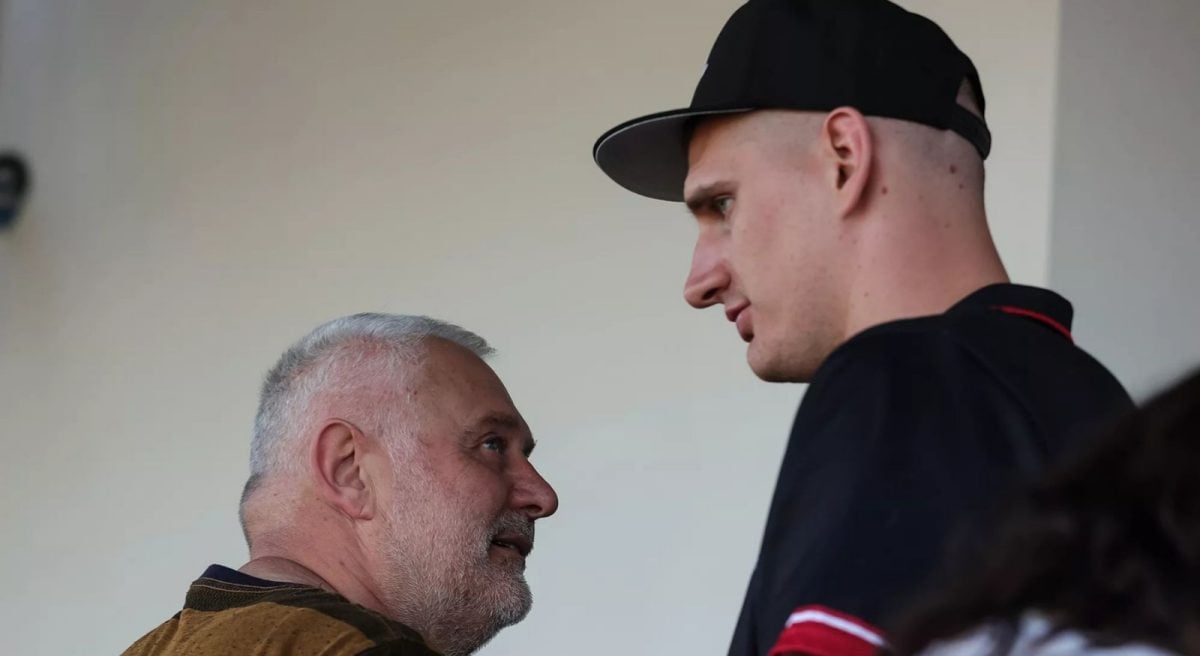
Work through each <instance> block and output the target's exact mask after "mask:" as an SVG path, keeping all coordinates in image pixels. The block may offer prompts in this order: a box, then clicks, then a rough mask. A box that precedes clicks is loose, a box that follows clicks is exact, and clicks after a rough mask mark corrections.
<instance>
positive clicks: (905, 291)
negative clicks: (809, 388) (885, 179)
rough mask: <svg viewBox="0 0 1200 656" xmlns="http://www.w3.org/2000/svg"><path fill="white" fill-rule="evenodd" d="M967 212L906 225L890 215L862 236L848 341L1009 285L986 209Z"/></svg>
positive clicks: (850, 304) (849, 307) (853, 276)
mask: <svg viewBox="0 0 1200 656" xmlns="http://www.w3.org/2000/svg"><path fill="white" fill-rule="evenodd" d="M967 214H968V215H965V216H964V215H958V216H953V215H949V214H948V213H941V214H936V215H932V216H951V217H952V218H948V219H945V220H936V219H931V218H928V216H923V217H920V218H918V219H915V220H908V221H905V220H901V219H900V218H899V217H898V216H897V215H892V216H889V217H887V219H886V221H882V222H879V224H878V225H877V226H874V227H875V228H877V229H875V230H874V231H873V232H872V233H871V234H864V235H862V240H861V243H860V249H859V252H858V253H857V257H856V262H857V263H860V264H861V266H858V267H857V268H856V270H855V271H854V272H852V274H851V275H850V285H849V296H848V299H849V301H848V304H847V313H846V322H845V333H844V338H845V339H849V338H850V337H853V336H854V335H856V334H858V333H860V332H862V331H863V330H866V329H868V328H870V327H872V326H876V325H879V324H882V323H887V322H889V321H896V320H899V319H907V318H912V317H921V316H929V315H935V314H941V313H943V312H945V311H946V310H947V309H949V308H950V307H951V306H953V305H954V304H955V303H957V302H958V301H960V300H962V299H963V298H965V297H966V296H968V295H970V294H971V293H972V292H974V291H976V290H978V289H980V288H982V287H986V286H987V285H991V284H995V283H1005V282H1008V281H1009V278H1008V273H1007V272H1006V271H1005V269H1004V265H1003V263H1002V262H1001V261H1000V256H999V254H998V253H997V252H996V247H995V244H994V243H993V241H992V238H991V235H990V233H989V232H988V230H987V224H986V219H985V218H984V217H983V214H982V208H979V210H978V215H977V216H970V215H969V214H971V213H970V212H968V213H967Z"/></svg>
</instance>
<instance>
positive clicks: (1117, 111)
mask: <svg viewBox="0 0 1200 656" xmlns="http://www.w3.org/2000/svg"><path fill="white" fill-rule="evenodd" d="M1063 15H1064V17H1065V19H1067V20H1065V21H1064V24H1063V32H1062V44H1061V55H1060V59H1059V70H1060V77H1061V79H1062V83H1061V85H1060V86H1059V101H1058V130H1057V151H1056V160H1057V161H1056V165H1055V170H1056V171H1057V177H1056V185H1055V195H1054V225H1053V231H1052V235H1053V240H1052V250H1051V258H1050V262H1051V269H1050V271H1051V280H1052V282H1053V283H1054V285H1055V286H1056V287H1058V288H1059V289H1061V290H1062V291H1063V292H1064V293H1066V294H1069V295H1070V297H1071V298H1072V299H1073V300H1074V301H1075V302H1076V305H1077V309H1078V321H1077V329H1076V334H1077V335H1078V336H1079V338H1080V339H1081V340H1083V341H1084V342H1086V343H1087V344H1089V345H1090V346H1091V348H1092V349H1093V352H1094V353H1095V354H1096V355H1097V356H1099V357H1101V358H1102V359H1103V360H1104V361H1105V362H1106V363H1108V364H1109V366H1110V367H1112V369H1113V372H1114V373H1116V374H1117V376H1118V377H1120V378H1121V379H1122V380H1124V381H1125V383H1126V384H1127V385H1128V386H1129V388H1130V391H1131V392H1133V393H1134V395H1135V396H1139V397H1142V396H1146V395H1149V394H1151V393H1153V392H1155V391H1157V390H1158V389H1159V388H1160V387H1162V386H1164V385H1166V384H1168V383H1169V382H1171V381H1173V380H1174V379H1175V378H1177V377H1178V376H1180V375H1182V374H1183V372H1184V371H1186V370H1190V369H1192V368H1194V367H1197V366H1200V303H1198V302H1197V299H1198V298H1200V292H1198V291H1197V286H1198V283H1200V214H1198V210H1197V208H1200V185H1198V184H1197V182H1198V181H1200V177H1198V176H1197V171H1200V84H1197V82H1196V81H1197V70H1200V2H1196V1H1195V0H1149V1H1148V2H1145V3H1131V2H1125V1H1124V0H1067V1H1066V2H1065V3H1064V4H1063Z"/></svg>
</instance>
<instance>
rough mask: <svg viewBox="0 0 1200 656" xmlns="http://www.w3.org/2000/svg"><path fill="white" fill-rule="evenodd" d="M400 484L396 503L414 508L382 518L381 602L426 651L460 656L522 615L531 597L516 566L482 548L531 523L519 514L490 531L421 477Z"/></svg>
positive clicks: (419, 474)
mask: <svg viewBox="0 0 1200 656" xmlns="http://www.w3.org/2000/svg"><path fill="white" fill-rule="evenodd" d="M413 469H418V468H413ZM401 480H402V481H404V483H403V484H404V487H405V488H406V489H405V490H403V494H402V495H398V496H399V498H403V499H412V500H413V501H414V502H413V503H410V504H405V505H404V506H403V507H393V508H389V509H388V510H387V511H386V517H385V518H386V521H387V531H388V533H389V534H390V535H389V536H388V540H387V542H386V544H385V545H384V548H385V549H386V552H385V553H384V555H383V558H384V565H385V567H386V570H385V574H384V580H383V581H382V582H381V584H382V585H381V588H382V593H383V596H384V600H383V601H384V603H385V605H386V606H387V608H388V609H389V611H390V612H389V614H390V615H392V616H393V617H395V618H396V619H397V620H399V621H400V622H402V623H404V624H406V625H408V626H409V627H410V628H412V629H413V630H415V631H417V632H418V633H420V634H421V636H422V637H423V638H424V639H425V641H426V642H427V643H428V644H429V645H430V646H431V647H434V648H435V649H437V650H439V651H441V652H442V653H443V654H444V655H445V656H465V655H466V654H470V653H472V652H474V651H476V650H477V649H479V648H480V647H482V646H483V645H484V644H486V643H487V642H488V641H489V640H491V639H492V638H493V637H494V636H495V635H496V634H497V633H498V632H499V631H500V629H502V628H504V627H506V626H510V625H512V624H516V623H517V622H520V621H521V620H522V619H524V618H525V616H526V615H527V614H528V613H529V609H530V607H531V606H532V603H533V598H532V594H531V592H530V590H529V584H528V583H526V581H525V576H524V573H523V571H522V570H523V568H522V567H521V565H520V564H519V562H518V561H515V560H512V561H509V560H506V561H505V562H503V563H497V562H494V561H493V560H492V559H491V557H490V556H489V549H490V546H491V540H492V538H493V537H494V536H495V535H496V533H497V532H499V531H500V530H501V529H506V530H516V531H531V530H532V528H531V524H530V522H529V520H527V519H525V518H524V517H523V516H520V515H519V514H510V515H505V516H502V517H501V518H500V520H498V521H496V522H494V523H493V524H491V525H485V524H484V523H483V522H480V521H478V520H473V518H470V517H465V516H463V514H462V512H461V511H455V509H453V508H449V507H446V506H447V505H448V504H446V503H445V501H444V499H445V497H444V495H443V494H442V493H441V491H440V490H438V489H437V488H436V486H435V485H434V484H433V481H431V480H430V479H429V477H428V475H427V472H424V471H419V470H418V471H412V472H410V473H406V474H404V475H402V476H401Z"/></svg>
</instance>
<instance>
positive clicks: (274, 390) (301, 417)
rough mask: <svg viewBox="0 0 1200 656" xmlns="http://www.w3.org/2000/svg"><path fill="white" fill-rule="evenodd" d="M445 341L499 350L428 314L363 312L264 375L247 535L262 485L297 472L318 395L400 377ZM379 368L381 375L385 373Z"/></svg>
mask: <svg viewBox="0 0 1200 656" xmlns="http://www.w3.org/2000/svg"><path fill="white" fill-rule="evenodd" d="M434 339H440V340H445V341H447V342H450V343H453V344H457V345H459V346H461V347H463V348H465V349H467V350H468V351H470V352H472V353H474V354H475V355H477V356H478V357H480V358H487V357H488V356H489V355H491V354H492V353H493V352H494V351H493V349H492V347H491V346H489V345H488V343H487V341H486V340H484V339H483V338H482V337H480V336H479V335H476V334H475V333H472V332H470V331H468V330H465V329H463V328H460V327H458V326H456V325H454V324H451V323H447V322H445V321H439V320H437V319H432V318H430V317H425V316H415V315H403V314H380V313H362V314H354V315H350V316H346V317H340V318H338V319H334V320H332V321H329V322H327V323H324V324H322V325H320V326H317V328H315V329H314V330H313V331H312V332H310V333H309V334H307V335H305V336H304V337H303V338H301V339H300V341H298V342H296V343H295V344H293V345H292V346H291V347H290V348H288V350H287V351H285V352H284V353H283V355H282V356H281V357H280V358H279V361H278V362H276V363H275V366H273V367H272V368H271V370H270V371H268V372H267V376H266V379H265V380H264V381H263V385H262V392H261V394H260V396H259V403H258V414H257V416H256V418H255V421H254V435H253V438H252V440H251V443H250V479H249V480H248V481H247V482H246V488H245V490H244V491H243V492H242V502H241V515H242V524H243V529H245V519H246V517H245V510H246V502H247V499H249V498H250V496H251V495H252V494H253V493H254V491H255V490H256V489H257V488H258V487H259V486H260V485H261V484H262V482H263V480H264V479H265V478H266V477H268V476H270V475H272V474H277V473H281V472H292V471H296V470H297V469H298V468H299V467H300V466H301V463H300V462H299V461H300V459H299V458H297V457H296V455H297V454H296V452H295V451H296V448H297V438H298V437H299V434H300V432H301V430H302V428H303V425H304V421H305V419H306V414H305V413H307V412H309V410H310V406H311V404H312V401H313V399H315V398H316V397H317V396H318V395H321V394H328V393H337V392H339V391H341V390H340V389H338V388H339V386H344V385H346V384H347V381H346V380H345V379H346V378H347V376H343V375H335V373H340V372H343V371H348V370H352V371H354V373H355V374H356V377H357V374H359V373H361V374H362V377H364V378H365V377H366V376H369V375H373V374H376V373H381V372H382V371H385V370H386V371H398V370H399V368H400V367H403V366H405V365H408V366H411V365H413V364H415V363H416V362H417V361H418V359H419V357H420V355H421V353H422V352H423V349H422V347H423V346H424V345H426V344H427V343H428V342H429V341H430V340H434ZM381 367H382V368H383V369H381Z"/></svg>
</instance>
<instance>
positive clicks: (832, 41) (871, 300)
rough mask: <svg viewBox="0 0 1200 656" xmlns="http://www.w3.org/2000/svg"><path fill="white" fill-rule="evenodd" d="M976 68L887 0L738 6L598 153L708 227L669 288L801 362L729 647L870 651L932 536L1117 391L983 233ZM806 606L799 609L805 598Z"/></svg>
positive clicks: (762, 368) (777, 367)
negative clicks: (668, 104) (672, 96)
mask: <svg viewBox="0 0 1200 656" xmlns="http://www.w3.org/2000/svg"><path fill="white" fill-rule="evenodd" d="M990 145H991V136H990V133H989V131H988V128H987V125H986V123H985V121H984V97H983V90H982V86H981V84H980V80H979V76H978V74H977V72H976V70H975V67H974V65H973V64H972V63H971V61H970V59H968V58H967V56H966V55H965V54H963V53H962V52H961V51H959V50H958V48H957V47H956V46H955V45H954V43H953V42H952V41H951V40H950V38H949V37H948V36H946V34H945V33H944V32H942V30H941V29H940V28H938V27H937V25H935V24H934V23H932V22H930V21H928V20H927V19H925V18H923V17H920V16H917V15H915V14H911V13H909V12H906V11H905V10H903V9H901V8H900V7H898V6H896V5H894V4H892V3H890V2H886V1H884V0H751V1H750V2H749V3H747V4H746V5H744V6H743V7H741V8H740V9H739V10H738V11H737V12H736V13H734V15H733V16H732V18H730V20H729V22H728V23H727V24H726V26H725V28H724V29H723V30H722V32H721V34H720V36H718V38H717V41H716V43H715V45H714V46H713V49H712V52H711V54H710V56H709V59H708V67H707V69H706V71H705V73H704V75H703V77H702V78H701V80H700V83H699V85H698V86H697V88H696V93H695V96H694V98H693V100H692V104H691V106H690V107H688V108H685V109H681V110H675V111H670V112H663V113H659V114H653V115H650V116H646V117H643V118H639V119H634V120H632V121H629V122H626V123H624V124H622V125H620V126H617V127H616V128H614V129H612V130H610V131H609V132H608V133H606V134H605V135H603V136H602V137H601V138H600V140H599V141H598V142H597V143H596V146H595V150H594V156H595V159H596V162H597V163H598V164H599V165H600V167H601V168H602V169H603V170H604V171H605V173H607V174H608V175H609V176H610V177H612V178H613V179H614V180H615V181H616V182H618V183H619V184H621V185H622V186H624V187H626V188H627V189H630V190H632V191H634V192H636V193H639V194H642V195H645V196H649V197H652V198H659V199H663V200H672V201H683V202H685V203H686V204H687V205H688V207H689V208H690V209H691V211H692V213H693V214H694V216H695V218H696V221H697V223H698V225H699V238H698V240H697V242H696V247H695V254H694V257H693V261H692V268H691V272H690V274H689V275H688V278H687V283H686V287H685V291H684V296H685V297H686V299H687V301H688V302H689V303H690V304H692V305H693V306H695V307H697V308H704V307H709V306H713V305H718V304H719V305H722V306H723V307H724V310H725V315H726V317H727V318H728V319H729V320H730V321H731V322H733V323H734V324H735V325H736V329H737V333H738V334H739V336H740V337H741V338H742V339H743V340H745V341H746V342H747V343H748V350H747V360H748V362H749V364H750V367H751V368H752V369H753V370H754V372H755V373H756V374H757V375H758V376H759V377H760V378H762V379H764V380H767V381H790V382H808V383H809V384H810V385H809V388H808V392H807V394H806V395H805V398H804V401H803V403H802V404H801V406H800V410H799V413H798V414H797V417H796V422H795V426H794V428H793V430H792V435H791V439H790V442H789V445H788V449H787V452H786V455H785V456H784V461H783V467H782V470H781V472H780V475H779V479H778V483H777V486H776V489H775V495H774V499H773V501H772V503H771V509H770V514H769V516H768V519H767V526H766V531H765V533H764V536H763V542H762V548H761V552H760V554H759V559H758V564H757V566H756V568H755V572H754V575H753V577H752V579H751V581H750V585H749V589H748V591H747V594H746V599H745V602H744V605H743V609H742V614H741V618H740V620H739V622H738V626H737V630H736V633H735V635H734V638H733V642H732V646H731V647H730V652H729V653H730V654H731V655H733V656H759V655H762V654H766V653H768V650H771V653H773V654H774V653H791V652H799V653H812V654H845V653H859V652H861V653H871V652H873V651H874V650H875V649H876V648H877V647H878V646H880V645H882V644H884V637H883V636H882V635H881V633H880V632H879V631H878V629H875V628H874V625H876V624H878V623H880V622H882V621H884V620H885V619H886V618H887V617H888V615H889V614H890V613H891V612H892V611H894V610H895V609H896V608H897V605H898V604H900V603H902V602H903V601H904V600H905V598H906V597H908V596H909V595H911V594H912V593H913V591H914V589H915V586H916V585H917V584H918V583H919V582H920V580H921V579H922V576H923V575H924V574H925V573H926V572H927V571H928V570H930V569H931V567H932V566H933V565H934V564H935V563H936V562H937V561H938V558H939V555H940V552H941V551H942V548H943V544H944V542H945V539H946V537H947V535H948V533H949V532H950V531H951V530H952V529H955V528H956V527H958V526H959V525H960V524H962V523H963V522H964V520H968V519H971V518H973V517H978V516H979V515H980V514H981V513H983V512H984V511H986V510H987V508H988V507H989V505H990V504H991V503H992V502H993V501H994V500H995V499H996V497H997V495H998V494H999V493H1001V492H1002V491H1004V490H1005V489H1007V488H1009V487H1010V486H1011V485H1013V484H1014V483H1015V481H1016V480H1017V479H1020V478H1023V477H1026V476H1029V475H1031V474H1033V473H1034V472H1036V471H1037V470H1039V469H1040V468H1042V467H1043V465H1044V464H1045V463H1047V462H1048V461H1050V460H1052V459H1054V458H1055V457H1056V456H1057V455H1058V454H1059V453H1061V452H1063V451H1064V450H1066V449H1067V448H1068V447H1069V446H1070V444H1071V442H1072V440H1073V436H1075V435H1078V434H1080V432H1081V431H1082V430H1083V429H1084V428H1085V427H1086V426H1089V425H1091V424H1094V423H1096V422H1098V421H1100V420H1102V419H1103V418H1105V417H1107V416H1109V415H1112V414H1114V413H1117V412H1120V411H1123V410H1125V409H1127V408H1128V407H1129V405H1130V400H1129V397H1128V395H1127V394H1126V393H1125V391H1124V390H1123V389H1122V387H1121V385H1120V384H1119V383H1118V382H1117V381H1116V380H1115V379H1114V378H1113V377H1112V376H1111V375H1110V374H1109V373H1108V372H1107V371H1106V370H1105V369H1104V367H1103V366H1101V365H1100V364H1099V363H1097V362H1096V361H1095V360H1093V359H1092V358H1091V357H1090V356H1088V355H1087V354H1086V353H1084V352H1083V351H1081V350H1080V349H1078V348H1076V347H1075V345H1074V344H1073V342H1072V338H1071V333H1070V324H1071V306H1070V304H1069V303H1068V302H1067V301H1066V300H1065V299H1063V298H1062V297H1060V296H1058V295H1057V294H1055V293H1053V292H1051V291H1047V290H1043V289H1037V288H1033V287H1025V286H1019V285H1013V284H1010V283H1009V281H1008V277H1007V274H1006V273H1005V270H1004V267H1003V265H1002V263H1001V261H1000V258H999V256H998V254H997V252H996V249H995V246H994V244H993V242H992V238H991V235H990V233H989V231H988V226H987V220H986V216H985V212H984V204H983V181H984V170H983V159H984V158H985V157H986V156H987V154H988V151H989V149H990ZM809 606H813V607H809Z"/></svg>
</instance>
